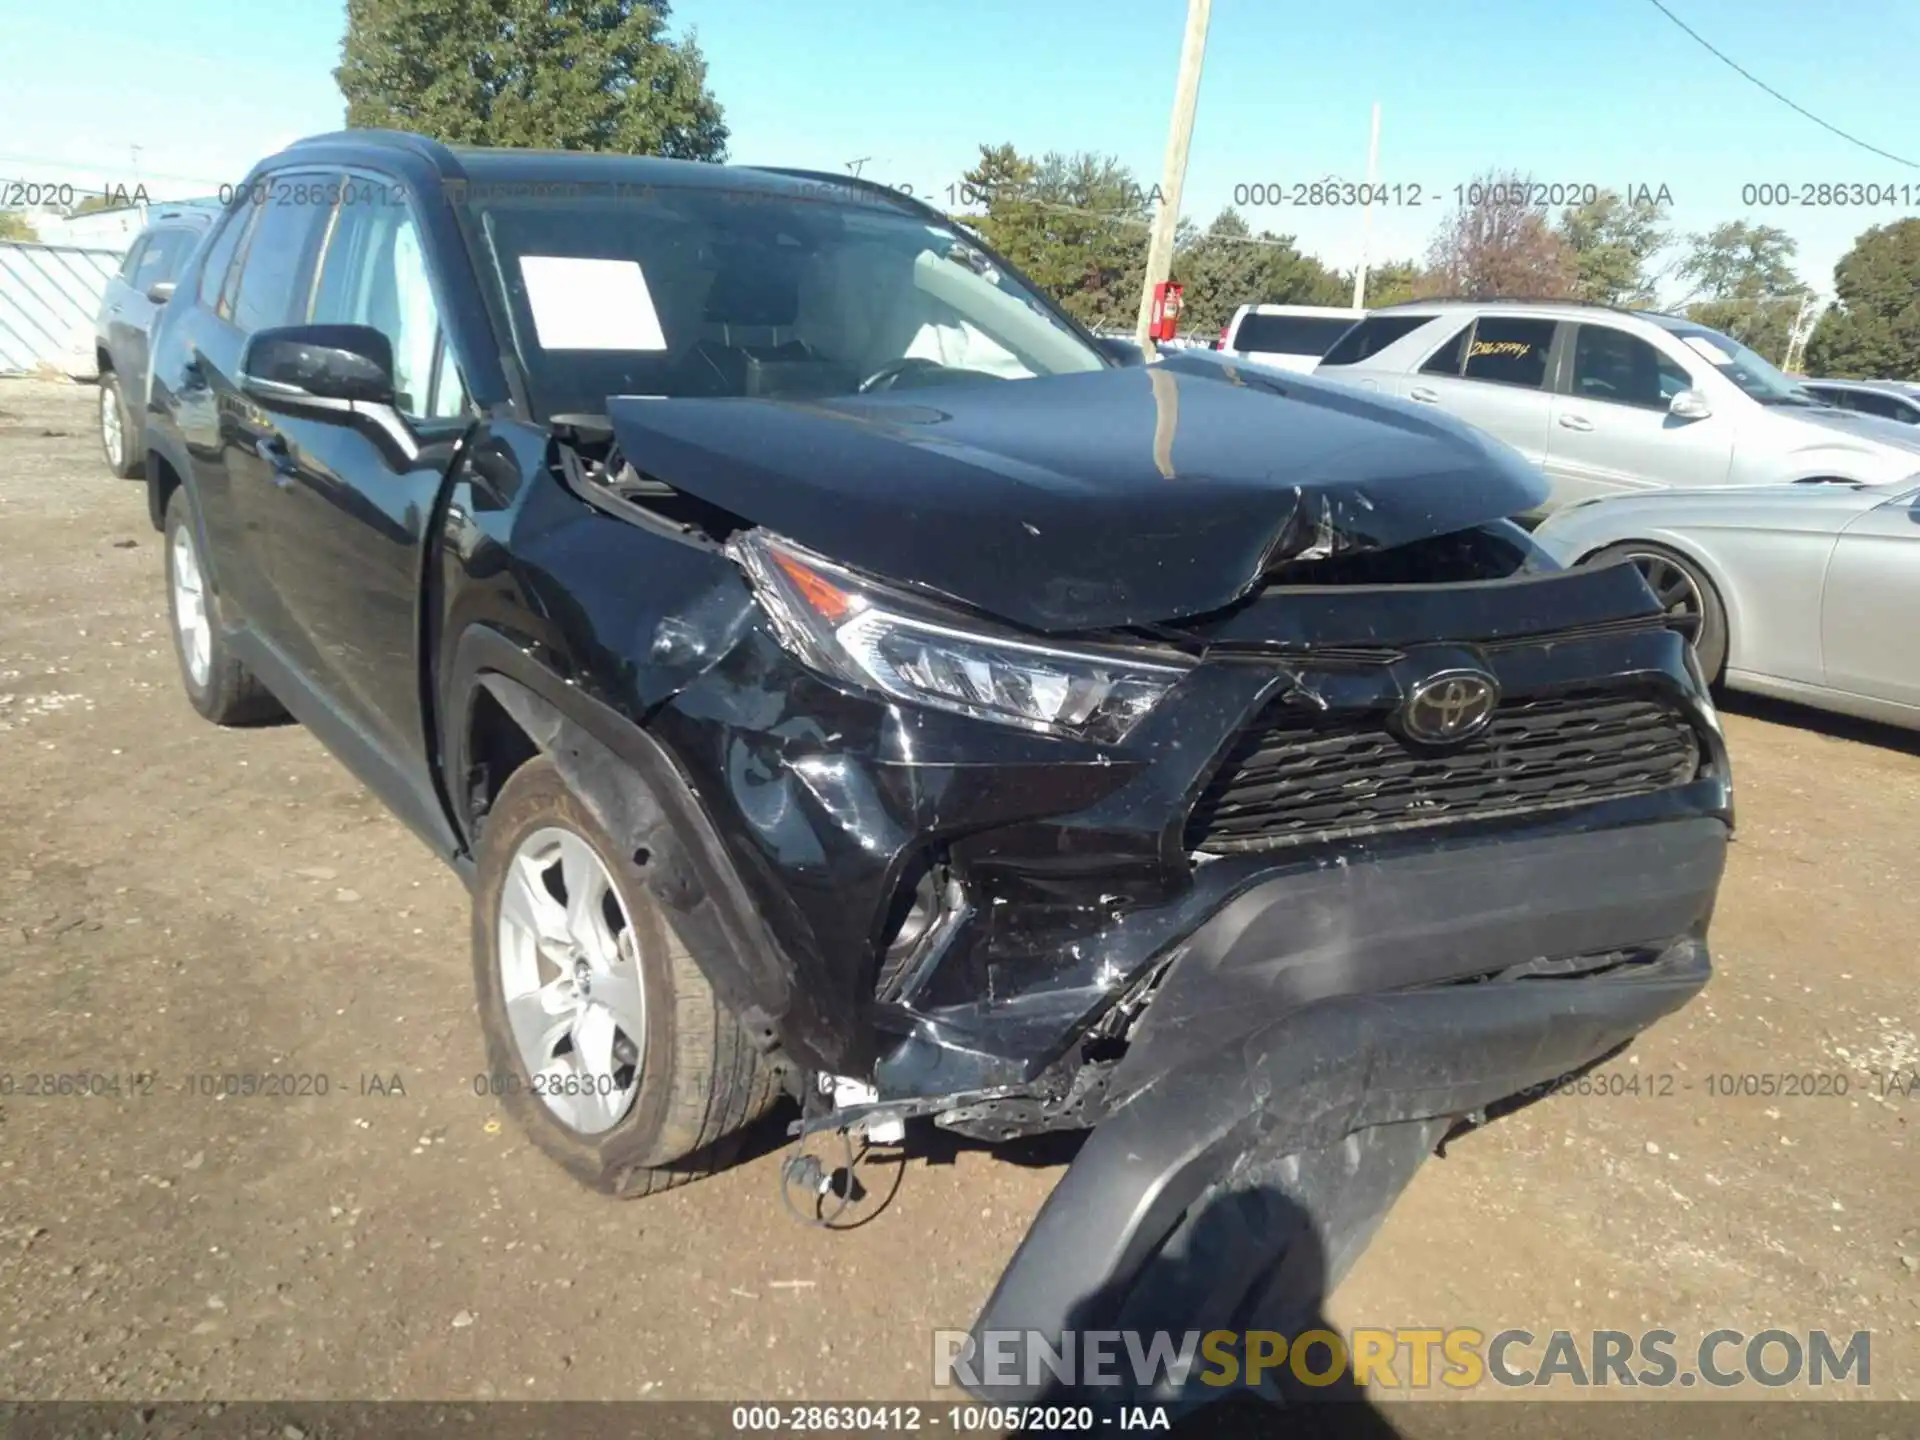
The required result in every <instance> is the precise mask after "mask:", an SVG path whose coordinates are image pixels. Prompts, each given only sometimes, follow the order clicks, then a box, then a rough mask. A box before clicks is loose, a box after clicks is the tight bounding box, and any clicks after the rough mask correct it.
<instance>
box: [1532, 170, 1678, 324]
mask: <svg viewBox="0 0 1920 1440" xmlns="http://www.w3.org/2000/svg"><path fill="white" fill-rule="evenodd" d="M1666 218H1667V207H1666V206H1665V205H1662V204H1661V203H1659V202H1658V201H1657V200H1655V199H1653V198H1652V197H1651V196H1636V197H1635V198H1634V199H1632V200H1628V199H1627V198H1626V197H1625V196H1623V195H1621V194H1620V193H1619V191H1617V190H1602V191H1601V192H1600V193H1599V195H1597V196H1596V197H1595V198H1594V199H1592V200H1590V201H1588V202H1587V203H1586V204H1585V205H1577V206H1569V207H1568V208H1567V209H1566V210H1565V211H1564V212H1562V214H1561V216H1560V224H1559V226H1558V227H1557V229H1558V233H1559V236H1560V238H1561V239H1562V240H1563V241H1565V242H1566V245H1567V248H1568V250H1570V251H1571V252H1572V255H1573V274H1574V292H1575V294H1576V295H1577V296H1578V298H1580V299H1582V300H1591V301H1594V302H1595V303H1597V304H1601V305H1647V304H1651V303H1652V301H1653V277H1652V275H1651V274H1649V273H1648V266H1649V264H1650V262H1651V261H1652V259H1653V257H1654V256H1655V255H1657V254H1658V253H1659V252H1660V251H1661V250H1663V249H1665V248H1666V245H1667V241H1668V239H1669V238H1670V237H1669V235H1668V232H1667V231H1666V230H1665V229H1664V228H1663V226H1664V223H1665V221H1666Z"/></svg>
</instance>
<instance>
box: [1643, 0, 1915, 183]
mask: <svg viewBox="0 0 1920 1440" xmlns="http://www.w3.org/2000/svg"><path fill="white" fill-rule="evenodd" d="M1647 3H1648V4H1650V5H1652V6H1653V8H1654V9H1656V10H1658V11H1659V12H1660V13H1661V14H1662V15H1664V16H1666V17H1667V19H1669V20H1671V21H1672V22H1673V23H1674V24H1676V25H1678V26H1679V27H1680V28H1681V29H1682V30H1684V31H1686V32H1687V34H1688V35H1690V36H1691V37H1692V38H1693V39H1694V41H1695V42H1696V43H1698V44H1699V45H1700V46H1701V47H1702V48H1703V49H1705V50H1706V51H1707V53H1708V54H1710V55H1712V56H1713V58H1714V59H1716V60H1718V61H1719V62H1720V63H1721V64H1723V65H1725V66H1727V67H1728V68H1729V69H1731V70H1733V71H1735V72H1736V73H1737V74H1739V75H1741V76H1743V77H1745V78H1746V79H1748V80H1750V81H1752V82H1753V83H1754V84H1755V85H1758V86H1759V87H1760V88H1761V89H1762V90H1764V91H1766V92H1767V94H1769V95H1771V96H1772V97H1773V98H1774V99H1776V100H1778V101H1779V102H1780V103H1781V104H1782V105H1785V106H1786V107H1787V108H1788V109H1789V110H1792V111H1794V112H1796V113H1797V114H1800V115H1804V116H1806V118H1807V119H1809V120H1811V121H1813V123H1814V124H1816V125H1818V126H1819V127H1820V128H1821V129H1822V130H1828V131H1831V132H1832V133H1833V134H1835V135H1838V136H1839V137H1840V138H1841V139H1842V140H1844V141H1846V142H1847V143H1848V144H1849V145H1858V146H1859V147H1860V148H1861V149H1862V150H1867V151H1871V152H1872V153H1873V154H1875V155H1878V156H1879V157H1880V158H1881V159H1883V160H1891V161H1893V162H1894V163H1895V164H1897V165H1904V166H1906V167H1907V168H1908V169H1909V170H1920V161H1917V160H1909V159H1907V157H1906V156H1904V155H1896V154H1894V153H1893V152H1892V151H1891V150H1882V149H1881V148H1880V147H1879V146H1878V145H1874V144H1870V143H1868V142H1867V141H1865V140H1862V139H1861V138H1860V137H1859V136H1858V135H1849V134H1848V133H1847V132H1846V131H1844V130H1842V129H1841V128H1840V127H1839V126H1838V125H1831V124H1829V123H1828V122H1827V121H1825V120H1822V119H1821V118H1820V117H1819V116H1818V115H1816V114H1814V113H1813V112H1812V111H1811V110H1809V109H1807V107H1806V106H1804V105H1800V104H1796V103H1795V102H1794V101H1792V100H1789V99H1788V98H1787V97H1786V96H1785V95H1782V94H1781V93H1780V92H1779V91H1778V90H1776V89H1774V88H1773V87H1772V86H1771V85H1769V84H1767V82H1766V81H1764V80H1762V79H1761V78H1760V77H1759V76H1758V75H1755V74H1754V73H1753V72H1752V71H1751V70H1749V69H1747V68H1746V67H1745V66H1743V65H1741V64H1740V62H1739V61H1737V60H1735V59H1733V58H1732V57H1731V56H1729V55H1727V54H1725V53H1724V52H1722V51H1721V50H1719V49H1717V48H1715V46H1714V44H1713V42H1712V41H1710V40H1708V39H1707V37H1706V36H1704V35H1702V34H1701V33H1700V32H1699V31H1698V30H1695V29H1694V28H1693V27H1692V26H1691V25H1689V24H1687V22H1686V21H1684V20H1682V19H1681V18H1680V17H1679V16H1678V15H1676V14H1674V13H1673V11H1671V10H1669V9H1668V8H1667V7H1666V5H1665V4H1664V3H1663V0H1647Z"/></svg>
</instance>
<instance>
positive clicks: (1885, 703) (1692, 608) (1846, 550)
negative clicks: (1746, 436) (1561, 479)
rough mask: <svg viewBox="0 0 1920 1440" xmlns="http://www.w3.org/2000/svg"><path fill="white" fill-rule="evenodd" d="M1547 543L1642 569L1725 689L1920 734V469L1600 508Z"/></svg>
mask: <svg viewBox="0 0 1920 1440" xmlns="http://www.w3.org/2000/svg"><path fill="white" fill-rule="evenodd" d="M1534 538H1535V539H1536V540H1538V541H1539V542H1540V543H1541V545H1543V546H1544V547H1545V548H1546V549H1547V550H1548V551H1549V552H1551V553H1552V554H1553V555H1555V556H1556V557H1557V558H1559V559H1560V560H1562V561H1563V562H1565V563H1567V564H1572V565H1601V564H1612V563H1615V562H1619V561H1631V562H1632V563H1633V564H1635V565H1637V566H1638V567H1639V568H1640V570H1641V572H1642V573H1643V574H1644V575H1645V576H1646V579H1647V583H1648V584H1649V585H1650V586H1651V587H1652V588H1653V590H1654V592H1655V593H1656V594H1657V595H1658V596H1659V597H1660V598H1661V600H1662V601H1663V602H1664V603H1665V604H1666V605H1667V606H1668V609H1669V611H1670V613H1672V614H1673V615H1674V617H1675V618H1676V620H1679V621H1681V622H1682V623H1685V624H1687V625H1689V626H1690V628H1692V630H1693V632H1694V634H1695V635H1696V636H1697V645H1696V648H1697V651H1698V654H1699V660H1700V667H1701V669H1702V671H1703V672H1704V673H1705V675H1706V677H1707V678H1708V679H1709V680H1711V681H1718V682H1723V683H1724V684H1725V685H1726V686H1727V688H1728V689H1731V690H1751V691H1754V692H1756V693H1758V694H1762V695H1775V696H1779V697H1781V698H1783V699H1788V700H1798V701H1801V702H1803V703H1805V704H1808V705H1816V706H1819V707H1820V708H1821V709H1823V710H1838V711H1841V712H1843V713H1845V714H1848V715H1859V716H1864V717H1866V718H1868V719H1872V720H1883V721H1886V722H1888V723H1889V724H1894V725H1905V726H1910V727H1916V728H1920V639H1916V636H1915V630H1914V617H1915V616H1916V615H1920V473H1915V474H1913V475H1910V476H1909V477H1907V479H1906V480H1905V481H1903V482H1901V483H1898V484H1894V485H1764V486H1753V487H1743V488H1729V489H1720V490H1689V491H1682V490H1670V491H1665V492H1662V493H1657V494H1649V495H1639V496H1623V497H1620V498H1617V499H1612V500H1597V501H1587V502H1585V503H1582V504H1578V505H1570V506H1567V507H1566V508H1564V509H1562V510H1560V511H1558V512H1556V513H1555V514H1554V515H1553V516H1551V517H1550V518H1549V519H1548V520H1547V522H1546V523H1545V524H1544V525H1542V526H1541V527H1540V528H1539V529H1538V530H1536V531H1535V532H1534Z"/></svg>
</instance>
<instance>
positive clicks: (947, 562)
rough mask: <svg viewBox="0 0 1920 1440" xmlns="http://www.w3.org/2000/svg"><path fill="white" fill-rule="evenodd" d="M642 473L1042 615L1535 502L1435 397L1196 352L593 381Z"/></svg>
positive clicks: (1185, 611) (1400, 539)
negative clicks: (726, 378) (765, 386)
mask: <svg viewBox="0 0 1920 1440" xmlns="http://www.w3.org/2000/svg"><path fill="white" fill-rule="evenodd" d="M608 413H609V415H610V417H611V419H612V422H613V428H614V431H615V434H616V435H617V437H618V439H619V442H620V447H621V449H622V451H623V452H624V453H625V455H626V458H627V459H628V460H629V461H631V462H632V463H633V465H634V466H635V467H636V468H638V469H639V470H640V471H642V472H643V473H645V474H647V475H650V476H653V477H655V478H657V479H660V480H664V481H666V482H667V483H668V484H670V485H672V486H674V487H675V488H676V489H679V490H682V491H684V492H686V493H688V494H690V495H694V496H697V497H699V498H700V499H702V500H705V501H707V502H708V503H710V504H713V505H717V506H719V507H721V508H722V509H724V510H727V511H730V512H732V513H733V514H735V515H737V516H740V517H741V518H743V519H745V520H748V521H750V522H752V523H753V524H755V525H758V526H762V527H764V528H766V529H769V530H772V531H774V532H776V533H778V534H781V535H784V536H787V537H788V538H790V539H793V540H795V541H798V542H799V543H800V544H802V545H804V546H806V547H807V548H809V549H811V550H814V551H817V552H818V553H820V554H822V555H825V556H827V557H829V558H831V559H834V560H837V561H840V562H841V563H843V564H846V565H849V566H852V567H855V568H857V569H860V570H864V571H867V572H869V573H871V574H874V575H877V576H882V577H885V578H887V579H890V580H894V581H901V582H907V583H910V584H914V585H917V586H920V587H923V588H926V589H928V590H931V591H935V592H937V593H940V594H942V595H946V596H949V597H951V598H953V599H956V600H960V601H963V602H965V603H967V604H970V605H973V606H975V607H977V608H979V609H981V610H984V611H987V612H989V613H991V614H994V615H998V616H1000V617H1002V618H1003V619H1006V620H1009V621H1012V622H1013V623H1015V624H1017V625H1023V626H1026V627H1028V628H1031V629H1035V630H1041V631H1069V630H1093V629H1108V628H1115V627H1120V626H1127V625H1139V624H1149V623H1154V622H1163V621H1169V620H1175V619H1180V618H1183V617H1187V616H1192V615H1200V614H1205V613H1207V612H1209V611H1213V610H1218V609H1221V608H1222V607H1224V606H1227V605H1230V604H1232V603H1233V602H1234V601H1235V600H1237V599H1239V598H1240V597H1241V596H1243V595H1245V594H1246V593H1248V592H1249V591H1250V590H1252V589H1253V588H1254V587H1255V586H1256V585H1257V584H1258V583H1259V581H1260V578H1261V576H1262V575H1263V574H1264V573H1265V572H1266V571H1267V570H1268V569H1269V568H1270V567H1272V566H1273V565H1275V564H1278V563H1280V562H1282V561H1285V560H1289V559H1296V558H1301V557H1304V556H1309V555H1315V554H1326V553H1339V552H1345V551H1352V550H1368V549H1384V548H1388V547H1391V546H1395V545H1400V544H1404V543H1406V542H1408V541H1411V540H1417V539H1421V538H1423V537H1426V536H1432V535H1440V534H1446V533H1448V532H1451V531H1455V530H1461V529H1465V528H1467V527H1469V526H1472V525H1476V524H1482V523H1485V522H1487V521H1490V520H1495V519H1500V518H1503V517H1505V516H1510V515H1514V514H1517V513H1520V512H1522V511H1525V510H1528V509H1531V508H1532V507H1534V506H1536V505H1538V504H1539V503H1540V502H1541V501H1542V500H1544V499H1545V498H1546V495H1547V485H1546V482H1545V480H1544V479H1543V478H1542V477H1541V476H1540V474H1539V472H1538V471H1537V470H1535V469H1534V468H1533V467H1532V466H1531V465H1529V464H1528V463H1527V462H1526V461H1525V460H1524V459H1523V458H1522V457H1521V456H1520V455H1519V454H1518V452H1516V451H1513V450H1511V449H1509V448H1508V447H1506V446H1505V445H1502V444H1500V443H1499V442H1498V441H1495V440H1492V439H1490V438H1488V437H1486V436H1483V435H1481V434H1480V433H1479V432H1477V431H1475V430H1472V429H1470V428H1469V427H1467V426H1465V425H1463V424H1461V423H1459V422H1458V421H1455V420H1452V419H1450V418H1448V417H1445V416H1437V415H1434V414H1432V413H1430V412H1426V411H1423V410H1417V409H1415V407H1413V406H1411V405H1406V404H1404V403H1402V402H1399V401H1395V400H1386V399H1382V398H1380V397H1378V396H1372V395H1367V394H1364V393H1362V392H1360V391H1356V390H1349V389H1346V388H1344V387H1341V386H1339V385H1336V384H1332V383H1329V382H1327V381H1321V380H1314V379H1312V378H1310V377H1307V376H1300V377H1281V376H1276V375H1274V374H1272V373H1270V372H1269V373H1265V374H1262V373H1259V372H1255V371H1252V370H1246V369H1241V368H1239V367H1236V366H1235V365H1234V364H1232V363H1231V362H1230V361H1222V360H1221V359H1219V358H1218V357H1215V356H1213V355H1211V353H1210V352H1208V353H1187V354H1178V355H1174V356H1170V357H1168V358H1167V359H1165V360H1163V361H1161V362H1159V363H1157V364H1154V365H1151V366H1144V367H1132V368H1127V369H1116V370H1102V371H1095V372H1090V373H1087V374H1079V375H1060V376H1051V377H1045V378H1040V379H1034V380H1024V381H1018V382H1011V383H1008V382H989V383H980V384H971V385H953V386H943V387H938V388H929V389H923V390H917V391H901V392H899V393H897V394H876V395H870V396H864V395H863V396H849V397H846V398H842V399H835V400H825V401H797V400H795V401H779V400H741V399H730V400H664V399H644V398H639V397H615V398H610V399H609V401H608Z"/></svg>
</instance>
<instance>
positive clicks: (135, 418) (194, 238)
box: [93, 202, 220, 479]
mask: <svg viewBox="0 0 1920 1440" xmlns="http://www.w3.org/2000/svg"><path fill="white" fill-rule="evenodd" d="M219 213H220V212H219V209H218V207H216V206H205V205H199V204H195V203H192V202H189V203H186V204H182V205H168V206H165V207H155V208H154V209H153V210H151V211H149V212H148V224H147V228H146V229H145V230H142V231H141V232H140V235H139V238H138V239H136V240H135V241H134V242H133V244H132V246H131V247H129V248H128V250H127V253H126V257H125V258H124V259H122V260H121V262H120V269H119V270H118V271H117V272H115V274H114V275H113V276H112V277H111V278H110V279H109V280H108V281H107V288H106V290H105V291H104V292H103V293H102V294H101V296H100V313H99V315H98V316H97V317H96V318H95V320H94V327H93V348H94V355H95V359H96V360H97V361H98V363H99V367H100V397H99V415H100V449H101V453H103V454H104V455H105V456H106V459H107V467H108V468H109V469H110V470H112V471H113V473H114V474H116V475H118V476H120V477H121V478H123V479H132V478H133V477H134V476H136V475H138V474H139V473H140V471H141V462H142V460H143V458H144V457H145V455H146V453H147V447H146V441H145V440H144V439H143V438H142V435H143V433H144V429H145V426H144V422H143V417H144V415H145V413H146V407H147V342H148V339H149V338H150V337H151V336H152V334H153V322H154V319H155V318H156V317H157V316H158V315H159V313H160V307H161V306H162V305H165V304H166V303H167V299H168V297H169V296H171V295H172V294H173V286H174V282H175V281H176V280H178V279H179V278H180V272H181V271H182V270H183V269H185V268H186V264H187V258H188V257H189V256H190V255H192V254H193V249H194V246H196V245H198V244H199V243H200V240H201V237H202V236H204V235H205V234H206V233H207V229H208V227H209V226H211V225H212V224H213V221H214V219H215V218H216V217H217V216H218V215H219Z"/></svg>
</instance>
